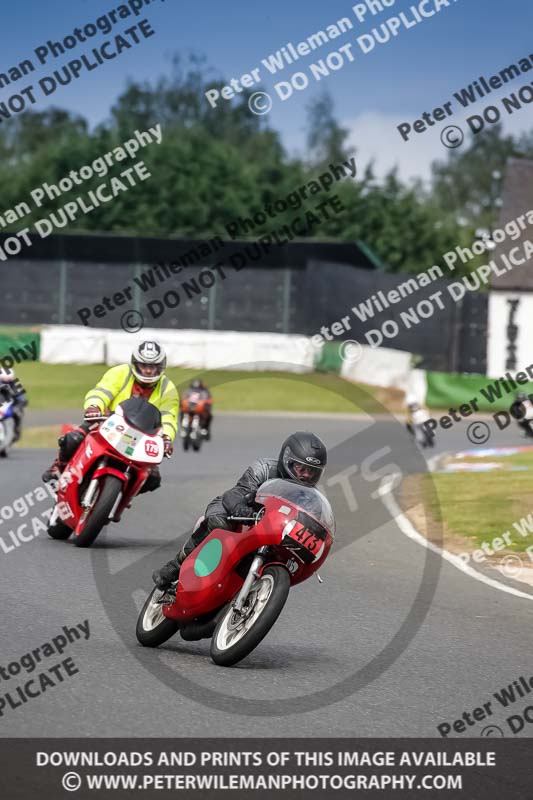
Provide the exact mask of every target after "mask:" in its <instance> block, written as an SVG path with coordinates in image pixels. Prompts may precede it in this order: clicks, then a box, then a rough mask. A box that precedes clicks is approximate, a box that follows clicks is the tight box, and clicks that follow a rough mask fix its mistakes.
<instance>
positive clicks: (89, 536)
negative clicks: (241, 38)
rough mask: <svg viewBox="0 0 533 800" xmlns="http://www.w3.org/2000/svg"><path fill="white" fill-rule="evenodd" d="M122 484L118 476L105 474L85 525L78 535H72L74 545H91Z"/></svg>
mask: <svg viewBox="0 0 533 800" xmlns="http://www.w3.org/2000/svg"><path fill="white" fill-rule="evenodd" d="M122 486H123V484H122V481H121V480H120V478H116V477H115V476H114V475H106V477H105V478H104V481H103V485H102V488H101V489H100V493H99V495H98V497H97V499H96V501H95V503H94V506H93V507H92V509H91V510H90V512H89V516H88V517H87V521H86V522H85V527H84V528H83V530H82V532H81V533H80V534H79V535H78V536H75V537H74V542H75V544H76V547H90V546H91V545H92V543H93V542H94V540H95V539H96V537H97V536H98V534H99V533H100V532H101V530H102V528H104V527H105V526H106V525H107V523H108V520H109V515H110V513H111V510H112V508H113V506H114V505H115V502H116V499H117V497H118V495H119V492H120V491H121V489H122Z"/></svg>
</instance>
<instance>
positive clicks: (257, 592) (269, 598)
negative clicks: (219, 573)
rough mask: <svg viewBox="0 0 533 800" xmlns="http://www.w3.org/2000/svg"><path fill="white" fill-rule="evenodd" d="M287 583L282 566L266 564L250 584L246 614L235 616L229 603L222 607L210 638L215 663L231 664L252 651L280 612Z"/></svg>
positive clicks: (285, 596) (286, 594)
mask: <svg viewBox="0 0 533 800" xmlns="http://www.w3.org/2000/svg"><path fill="white" fill-rule="evenodd" d="M290 586H291V579H290V577H289V573H288V572H287V570H286V569H285V568H284V567H280V566H277V565H274V566H271V567H267V568H266V569H265V571H264V572H263V574H262V575H261V577H260V578H259V579H258V580H256V581H255V583H254V584H253V585H252V588H251V590H250V594H249V596H248V597H249V598H251V602H252V603H253V605H252V606H251V608H248V613H247V614H245V615H244V616H241V615H239V614H238V613H237V612H235V611H234V609H233V604H232V603H230V604H229V605H228V606H227V607H226V609H225V610H224V611H223V612H222V615H221V616H220V618H219V620H218V623H217V627H216V629H215V632H214V634H213V638H212V640H211V658H212V659H213V661H214V662H215V664H218V665H219V666H220V667H232V666H233V665H234V664H237V663H238V662H239V661H242V659H243V658H246V656H247V655H249V654H250V653H251V652H252V650H255V648H256V647H257V645H258V644H259V643H260V642H261V641H262V640H263V639H264V638H265V636H266V635H267V633H268V632H269V630H270V629H271V627H272V626H273V625H274V623H275V622H276V620H277V619H278V617H279V615H280V614H281V612H282V610H283V606H284V605H285V603H286V601H287V597H288V595H289V589H290ZM244 610H245V611H246V607H245V609H244Z"/></svg>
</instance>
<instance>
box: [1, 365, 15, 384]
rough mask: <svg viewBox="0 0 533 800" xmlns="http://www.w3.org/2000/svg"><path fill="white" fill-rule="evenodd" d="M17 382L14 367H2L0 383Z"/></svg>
mask: <svg viewBox="0 0 533 800" xmlns="http://www.w3.org/2000/svg"><path fill="white" fill-rule="evenodd" d="M14 382H15V372H14V371H13V370H12V369H7V368H6V367H1V368H0V383H14Z"/></svg>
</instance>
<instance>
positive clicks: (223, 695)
mask: <svg viewBox="0 0 533 800" xmlns="http://www.w3.org/2000/svg"><path fill="white" fill-rule="evenodd" d="M302 426H305V427H307V428H312V429H313V430H315V431H316V432H317V433H318V434H319V435H320V436H322V437H323V438H324V440H325V441H326V442H327V444H328V446H329V448H330V451H331V454H332V457H331V465H330V467H329V476H330V479H331V477H333V476H338V475H339V473H340V472H341V471H342V470H348V472H354V471H355V466H354V465H358V466H359V469H358V471H357V473H356V474H355V475H353V476H352V477H350V486H351V493H350V496H349V499H348V498H347V496H346V494H345V492H344V491H343V490H342V487H341V485H340V484H339V483H338V482H337V483H336V484H335V485H330V486H327V492H328V495H329V496H330V499H331V500H332V503H333V505H334V508H335V511H336V515H337V527H338V535H337V540H336V543H335V549H334V550H333V552H332V554H331V556H330V558H329V560H328V561H327V562H326V564H325V566H324V568H323V570H322V577H323V578H324V581H325V582H324V584H323V585H319V583H318V582H317V581H316V580H314V579H312V580H310V581H308V582H307V583H305V584H304V585H302V586H300V587H296V588H295V589H294V590H293V591H292V592H291V594H290V596H289V600H288V603H287V606H286V607H285V609H284V611H283V613H282V615H281V617H280V619H279V621H278V623H277V624H276V626H275V627H274V628H273V630H272V631H271V632H270V634H269V636H268V637H267V638H266V639H265V640H264V642H263V643H262V644H261V645H260V646H259V648H258V649H257V650H256V651H255V652H254V653H253V654H252V655H251V656H250V657H249V658H248V659H247V660H245V661H244V662H242V664H241V665H240V666H238V667H236V668H233V669H229V670H228V669H222V668H219V667H216V666H215V665H214V664H213V663H212V662H211V660H210V658H209V643H208V642H199V643H187V642H184V641H183V640H181V638H180V637H179V635H177V636H176V637H174V638H173V639H172V640H170V642H168V643H167V644H166V645H165V646H163V647H162V648H160V649H159V650H147V649H144V648H141V647H140V646H138V645H137V643H136V639H135V621H136V615H137V611H136V608H137V607H138V605H139V603H141V602H142V600H143V598H144V596H146V591H147V590H148V588H149V587H150V585H151V581H150V574H151V572H152V570H153V569H154V568H155V567H156V566H158V565H160V564H161V563H163V562H164V561H165V560H167V559H168V558H169V557H170V556H171V555H173V554H174V553H175V552H176V547H177V545H176V542H177V540H178V539H179V540H183V539H184V538H185V536H186V535H187V532H188V530H189V529H190V527H191V526H192V524H193V523H194V520H195V518H196V517H197V516H198V514H199V513H201V512H202V511H203V508H204V507H205V505H206V503H207V502H208V501H209V500H210V499H211V497H213V496H214V495H215V494H217V493H219V492H220V491H222V490H223V489H225V488H226V487H227V486H228V485H230V484H231V482H232V481H233V479H234V477H235V476H237V475H238V474H240V472H241V471H242V469H243V468H244V467H245V466H246V465H247V464H248V463H249V462H250V461H251V460H252V459H253V458H255V457H256V456H258V455H273V454H275V453H276V450H277V448H278V447H279V443H280V441H281V440H282V438H283V437H284V436H285V435H286V434H287V433H289V432H290V431H291V430H294V429H295V428H298V427H302ZM465 432H466V425H464V424H462V425H457V426H456V427H455V428H454V429H452V430H450V431H446V432H443V433H442V434H441V436H440V437H439V440H438V442H437V448H436V451H437V452H438V451H439V450H450V451H457V450H460V449H464V448H466V447H471V445H470V444H469V442H468V441H467V439H466V435H465ZM491 443H497V444H511V443H512V444H520V443H521V440H520V439H519V438H518V436H517V434H516V433H515V431H514V430H509V431H508V432H504V433H500V434H496V433H493V438H492V440H491ZM382 448H390V451H388V450H385V451H384V455H383V454H381V455H380V456H379V458H378V460H376V456H375V455H372V454H373V453H375V452H376V451H380V449H382ZM432 454H433V453H432ZM51 457H52V453H51V451H47V450H17V451H15V452H14V453H13V454H12V456H11V457H10V459H9V460H8V461H3V462H2V463H0V468H1V471H2V479H1V489H0V507H1V506H5V505H8V504H10V503H12V502H13V500H14V499H15V498H17V497H19V496H21V495H23V494H24V493H25V492H29V491H32V490H34V489H35V488H36V487H37V486H38V485H39V482H40V474H41V472H42V470H43V469H44V467H45V466H46V465H47V464H48V463H49V462H50V460H51ZM365 459H366V467H365V468H364V469H363V467H362V466H361V464H362V462H364V461H365ZM387 462H389V463H391V462H393V463H395V464H396V465H398V466H399V467H400V468H401V471H402V473H403V474H404V475H405V474H408V473H409V472H420V471H421V470H422V469H424V462H423V460H422V459H421V457H420V455H419V454H418V452H417V450H416V449H415V448H414V446H413V444H412V442H411V440H410V439H409V437H408V436H407V435H406V433H405V432H404V430H403V428H402V426H401V425H400V424H399V423H398V422H396V421H394V420H393V419H389V420H387V419H379V420H372V419H370V418H368V419H366V420H365V419H361V418H357V419H356V418H354V419H347V418H346V417H342V418H338V419H331V418H324V417H322V418H316V419H310V418H305V419H302V420H300V421H297V420H295V419H294V418H290V419H287V418H284V417H282V416H279V417H277V416H271V415H268V416H263V417H262V416H247V415H245V416H231V415H224V416H219V417H218V418H217V419H216V425H215V431H214V437H213V441H212V442H211V443H210V444H209V445H207V446H206V447H205V448H204V449H203V450H202V452H201V453H200V454H194V453H187V454H185V453H181V452H179V451H177V452H176V454H175V456H174V458H173V459H172V460H170V461H167V462H165V464H164V469H163V477H164V484H163V487H162V488H161V489H160V490H159V491H158V492H157V493H154V494H150V495H146V496H144V497H142V498H139V499H138V500H137V502H135V504H134V507H133V508H132V509H131V510H130V511H129V512H128V513H127V514H126V515H125V516H124V519H123V521H122V522H121V523H120V524H119V525H112V526H110V527H109V528H108V529H107V531H106V533H105V534H103V535H102V536H101V537H100V538H99V540H98V541H97V543H96V545H95V546H94V547H93V548H92V549H91V550H80V549H77V548H75V547H74V546H73V545H72V544H71V543H70V542H66V543H65V542H56V541H52V540H51V539H49V538H48V537H47V536H46V534H44V533H43V534H41V535H39V536H37V537H36V538H34V539H32V540H31V541H29V542H26V543H23V544H21V546H20V547H18V548H16V549H14V550H13V551H11V552H9V553H3V552H0V573H1V584H0V608H1V613H2V648H1V655H0V665H6V664H8V663H9V662H10V661H12V660H18V659H20V658H21V656H23V655H24V654H25V653H27V652H28V651H31V650H32V649H34V648H36V647H39V646H41V645H43V644H44V643H45V642H46V641H49V640H50V639H51V638H52V637H54V636H57V635H58V634H59V633H60V632H61V628H62V626H63V625H69V626H75V625H76V624H77V623H80V622H82V621H84V620H86V619H88V620H89V624H90V631H91V635H90V639H89V640H87V641H78V642H75V643H73V644H72V645H70V646H69V648H68V650H66V651H65V653H64V656H63V657H67V656H71V657H72V658H73V659H74V661H75V664H76V666H77V668H78V670H79V672H78V674H76V675H74V676H72V677H70V678H68V679H66V680H65V681H64V682H63V683H61V684H60V685H57V686H55V687H54V688H49V689H48V690H47V691H46V692H45V693H44V694H42V695H41V696H39V697H36V698H35V699H31V700H30V701H29V702H27V703H26V704H24V705H22V706H21V707H19V708H16V709H11V708H7V709H4V714H3V716H1V717H0V736H3V737H7V736H17V737H27V736H43V737H48V736H49V737H59V736H134V737H145V736H146V737H148V736H164V737H166V736H168V737H187V736H228V735H234V736H242V737H247V736H347V737H348V736H349V737H365V736H378V737H402V736H408V737H411V736H422V737H431V736H437V735H438V733H437V728H436V726H437V725H438V724H439V723H442V722H445V721H449V722H452V721H453V720H455V719H457V718H459V717H460V716H461V715H462V713H463V712H464V711H472V710H473V709H474V708H475V707H478V706H481V705H482V704H483V703H485V702H487V701H488V700H490V699H492V698H491V695H492V693H493V692H494V691H498V690H499V689H500V688H501V687H502V686H505V685H507V684H509V683H511V682H512V681H513V680H515V679H517V678H518V677H519V676H520V675H525V676H526V677H527V676H530V675H531V674H532V672H533V670H532V669H531V666H532V664H531V661H530V658H529V652H528V648H527V646H526V645H525V642H527V635H526V634H527V632H528V630H529V627H530V621H531V613H532V611H533V606H532V604H531V601H530V600H529V599H521V598H519V597H514V596H512V595H509V594H505V593H503V592H500V591H498V590H497V589H494V588H492V587H490V586H487V585H485V584H483V583H481V582H479V581H476V580H473V579H472V578H470V577H468V576H467V575H465V574H464V573H462V572H461V571H459V570H458V569H456V568H455V567H454V566H452V565H450V564H448V563H446V562H443V561H442V559H440V558H439V557H438V556H437V555H435V554H432V553H430V552H428V551H427V550H426V549H425V548H424V547H421V546H420V545H419V544H417V543H415V542H413V541H412V540H410V539H408V538H407V537H406V536H405V535H404V534H403V533H402V532H401V531H400V529H399V527H398V524H397V522H396V521H395V520H394V519H391V516H390V514H389V513H388V512H387V511H386V509H385V507H384V505H383V502H382V499H381V498H380V496H379V495H378V493H377V492H376V488H377V486H378V485H379V482H380V480H381V478H380V479H379V480H378V479H377V477H376V469H377V466H382V465H383V464H385V463H387ZM370 465H371V466H370ZM346 474H348V473H346ZM47 505H49V504H48V503H47V502H44V501H43V502H41V503H39V504H38V506H37V507H36V508H35V509H34V511H33V513H36V512H39V513H40V512H42V511H43V510H44V509H45V508H46V507H47ZM28 518H29V517H25V518H24V519H25V520H27V519H28ZM511 522H512V520H511V519H510V520H509V524H510V523H511ZM12 527H13V524H12V523H9V522H7V521H3V522H2V523H1V524H0V536H4V538H6V534H7V531H8V530H9V529H10V528H12ZM493 574H494V576H496V574H495V573H493ZM498 577H499V576H498ZM508 584H509V585H514V586H516V587H517V588H520V589H522V590H524V591H526V592H528V591H529V589H528V588H527V587H525V586H524V584H510V583H509V582H508ZM58 660H59V659H58V658H50V659H48V660H47V666H48V665H51V664H52V663H56V662H57V661H58ZM39 669H41V668H40V667H39ZM22 677H24V679H26V676H25V673H23V675H22ZM29 677H31V676H29ZM15 683H17V680H16V679H11V680H10V681H0V691H1V692H2V693H5V692H6V691H7V690H8V689H9V688H14V684H15ZM493 705H494V712H495V713H494V714H493V715H492V716H491V717H489V718H488V719H487V720H486V721H480V722H476V724H475V725H474V726H472V727H469V728H468V731H467V732H466V733H464V734H463V736H467V735H473V736H479V735H480V734H481V731H482V730H483V729H484V727H485V726H487V725H489V724H496V725H499V726H501V727H502V729H504V728H505V725H504V722H503V721H504V719H505V717H506V716H508V715H509V714H510V713H518V711H519V710H521V709H522V707H523V706H525V705H527V698H526V699H524V700H523V701H520V702H519V703H517V704H516V707H515V706H513V709H512V710H511V711H509V710H507V711H505V710H503V709H500V710H499V711H498V708H497V704H496V703H493ZM528 727H529V728H530V727H531V726H530V725H526V726H525V729H524V731H523V734H522V735H530V733H529V732H528ZM505 735H510V734H509V733H508V732H507V729H506V734H505Z"/></svg>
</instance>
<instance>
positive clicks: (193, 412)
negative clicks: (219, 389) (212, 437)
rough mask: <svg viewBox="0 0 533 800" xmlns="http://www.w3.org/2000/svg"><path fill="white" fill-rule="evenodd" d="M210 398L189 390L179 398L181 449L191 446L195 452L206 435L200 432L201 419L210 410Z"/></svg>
mask: <svg viewBox="0 0 533 800" xmlns="http://www.w3.org/2000/svg"><path fill="white" fill-rule="evenodd" d="M211 403H212V401H211V399H210V398H205V397H202V393H201V392H191V393H190V394H188V395H187V396H186V397H183V398H182V400H181V405H180V411H181V422H180V437H181V440H182V442H183V449H184V450H188V449H189V447H192V449H193V450H195V451H196V452H197V451H198V450H199V449H200V447H201V446H202V442H203V440H204V439H206V436H205V435H204V434H202V427H203V426H202V420H203V418H204V417H205V416H206V415H207V414H209V412H210V411H211Z"/></svg>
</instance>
